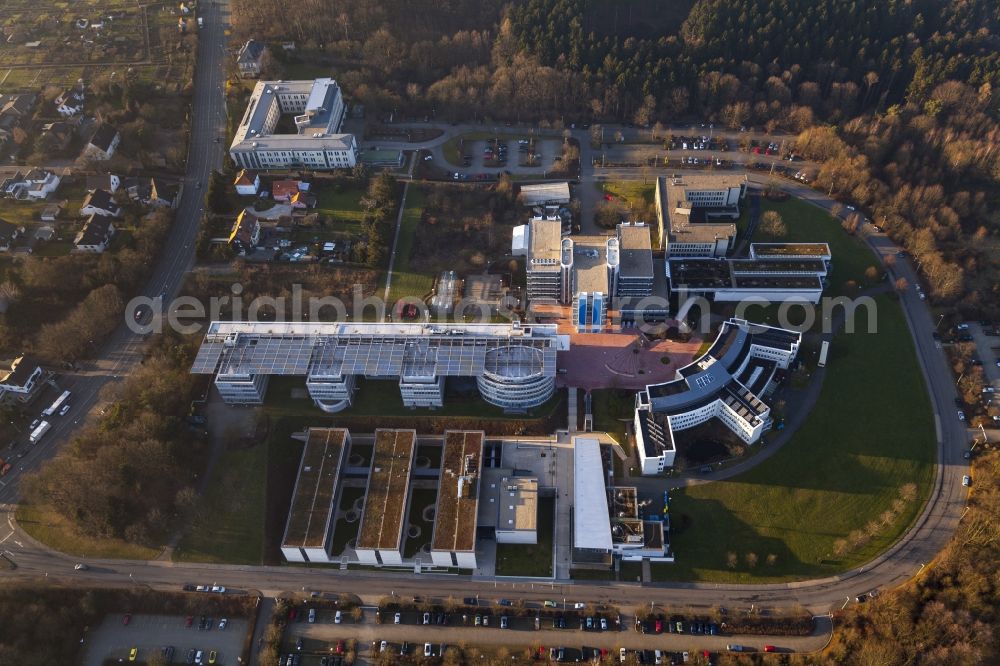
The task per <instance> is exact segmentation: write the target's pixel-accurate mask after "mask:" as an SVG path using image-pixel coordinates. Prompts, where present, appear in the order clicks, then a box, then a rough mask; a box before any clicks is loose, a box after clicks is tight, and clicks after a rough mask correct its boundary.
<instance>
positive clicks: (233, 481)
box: [174, 442, 268, 564]
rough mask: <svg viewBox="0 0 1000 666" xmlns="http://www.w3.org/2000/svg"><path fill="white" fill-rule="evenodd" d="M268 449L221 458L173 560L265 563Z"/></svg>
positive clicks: (258, 447)
mask: <svg viewBox="0 0 1000 666" xmlns="http://www.w3.org/2000/svg"><path fill="white" fill-rule="evenodd" d="M267 449H268V446H267V442H260V443H258V444H256V445H255V446H253V447H251V448H249V449H238V450H232V451H226V452H225V453H224V454H222V457H221V458H219V461H218V462H217V463H216V465H215V469H214V470H213V472H212V479H211V481H210V483H209V487H208V490H207V491H206V492H205V495H204V496H203V497H202V498H201V500H200V501H199V503H198V511H197V515H196V516H195V518H194V520H193V521H192V522H191V526H190V527H189V528H188V530H187V532H186V533H185V534H184V536H183V538H182V539H181V542H180V544H179V545H178V547H177V550H176V551H175V552H174V559H175V560H178V561H182V562H227V563H230V564H260V563H261V556H262V552H263V545H264V499H265V494H266V493H265V489H266V482H265V476H266V474H267Z"/></svg>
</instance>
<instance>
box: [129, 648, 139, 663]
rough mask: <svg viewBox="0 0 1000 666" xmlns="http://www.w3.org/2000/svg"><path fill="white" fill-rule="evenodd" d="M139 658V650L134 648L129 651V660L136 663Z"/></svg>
mask: <svg viewBox="0 0 1000 666" xmlns="http://www.w3.org/2000/svg"><path fill="white" fill-rule="evenodd" d="M138 656H139V648H132V649H131V650H129V651H128V660H129V661H135V659H136V657H138Z"/></svg>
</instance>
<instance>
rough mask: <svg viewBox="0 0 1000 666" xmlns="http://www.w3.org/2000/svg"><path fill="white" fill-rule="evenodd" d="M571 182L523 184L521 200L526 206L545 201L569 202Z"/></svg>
mask: <svg viewBox="0 0 1000 666" xmlns="http://www.w3.org/2000/svg"><path fill="white" fill-rule="evenodd" d="M569 199H570V197H569V183H568V182H566V181H563V182H561V183H539V184H537V185H522V186H521V201H522V202H523V203H524V205H525V206H537V205H538V204H545V203H568V202H569Z"/></svg>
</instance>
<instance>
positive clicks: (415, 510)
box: [403, 488, 437, 559]
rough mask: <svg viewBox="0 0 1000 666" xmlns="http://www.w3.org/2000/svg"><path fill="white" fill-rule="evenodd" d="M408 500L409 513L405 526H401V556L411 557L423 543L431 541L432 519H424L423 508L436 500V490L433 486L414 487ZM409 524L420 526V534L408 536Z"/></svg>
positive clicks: (432, 531)
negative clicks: (403, 536) (411, 497)
mask: <svg viewBox="0 0 1000 666" xmlns="http://www.w3.org/2000/svg"><path fill="white" fill-rule="evenodd" d="M412 496H413V499H412V500H410V513H409V517H408V518H407V520H406V527H404V528H403V530H404V532H403V533H404V535H406V536H405V539H404V542H403V557H404V558H407V559H409V558H411V557H413V556H414V555H416V554H417V553H418V552H419V551H420V548H421V547H422V546H423V545H424V544H428V543H430V542H431V538H432V537H433V536H434V521H433V520H430V521H426V520H424V509H425V508H427V507H433V506H434V505H435V503H436V502H437V490H435V489H433V488H415V489H414V490H413V493H412ZM410 525H415V526H417V527H419V528H420V535H419V536H417V537H414V538H412V539H411V538H410V537H409V535H408V533H407V532H408V530H409V526H410Z"/></svg>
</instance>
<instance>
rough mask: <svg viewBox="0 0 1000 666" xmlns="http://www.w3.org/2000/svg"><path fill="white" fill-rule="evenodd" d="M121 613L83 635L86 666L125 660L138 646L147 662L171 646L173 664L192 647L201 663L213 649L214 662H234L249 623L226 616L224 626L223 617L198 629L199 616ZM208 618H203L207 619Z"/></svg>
mask: <svg viewBox="0 0 1000 666" xmlns="http://www.w3.org/2000/svg"><path fill="white" fill-rule="evenodd" d="M124 617H125V616H124V615H118V614H116V615H108V616H106V617H105V618H104V621H103V622H101V624H100V625H99V626H98V627H92V628H91V630H90V632H89V633H88V635H87V637H86V643H87V647H86V649H85V652H84V659H83V663H84V665H85V666H101V665H102V664H103V663H104V660H105V659H118V660H120V661H122V662H125V663H128V658H129V651H130V650H131V649H132V648H137V649H138V655H137V661H146V660H148V659H149V658H150V657H152V656H153V655H154V654H158V653H160V652H161V651H162V650H163V648H165V647H173V648H174V651H173V659H172V663H175V664H184V663H191V662H188V661H187V658H188V653H189V652H190V651H191V650H195V651H197V650H202V651H203V653H204V659H203V662H204V663H206V664H207V663H208V655H209V652H211V651H212V650H215V652H216V654H217V657H216V661H215V663H216V664H236V663H237V658H238V657H239V656H240V652H241V650H242V649H243V641H244V640H245V638H246V634H247V630H248V628H249V627H248V624H247V621H246V620H245V619H229V618H226V620H227V622H226V627H225V629H219V623H220V621H221V620H222V618H218V617H215V618H211V620H212V623H211V628H210V629H199V628H198V624H199V622H200V620H201V616H194V617H192V626H191V627H187V626H186V623H187V617H186V616H182V615H133V616H131V618H130V619H129V621H128V624H125V623H124ZM207 619H209V618H206V620H207Z"/></svg>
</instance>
